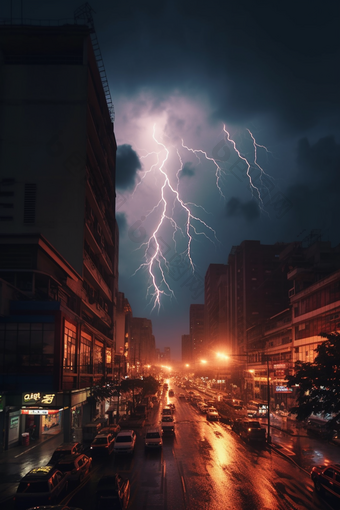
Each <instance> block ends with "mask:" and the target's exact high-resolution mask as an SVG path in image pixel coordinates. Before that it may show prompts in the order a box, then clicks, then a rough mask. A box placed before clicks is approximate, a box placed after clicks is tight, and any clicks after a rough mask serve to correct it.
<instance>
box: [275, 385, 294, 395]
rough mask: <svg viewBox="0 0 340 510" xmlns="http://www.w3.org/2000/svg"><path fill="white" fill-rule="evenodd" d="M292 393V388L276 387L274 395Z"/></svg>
mask: <svg viewBox="0 0 340 510" xmlns="http://www.w3.org/2000/svg"><path fill="white" fill-rule="evenodd" d="M292 391H293V388H288V386H276V388H275V392H276V393H291V392H292Z"/></svg>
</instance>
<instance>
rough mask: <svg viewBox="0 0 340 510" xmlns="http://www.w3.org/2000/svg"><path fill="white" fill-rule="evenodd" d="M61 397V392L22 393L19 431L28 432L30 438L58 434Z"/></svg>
mask: <svg viewBox="0 0 340 510" xmlns="http://www.w3.org/2000/svg"><path fill="white" fill-rule="evenodd" d="M62 399H63V395H62V394H55V393H40V392H36V393H32V392H30V393H24V394H23V395H22V408H21V432H22V433H26V432H28V433H29V435H30V438H31V439H37V438H39V437H41V436H42V435H44V434H53V435H54V434H59V433H60V432H61V431H62V426H63V407H62ZM58 404H59V405H58Z"/></svg>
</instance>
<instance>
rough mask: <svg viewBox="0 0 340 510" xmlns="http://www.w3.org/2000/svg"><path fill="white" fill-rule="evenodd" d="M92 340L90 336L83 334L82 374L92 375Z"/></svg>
mask: <svg viewBox="0 0 340 510" xmlns="http://www.w3.org/2000/svg"><path fill="white" fill-rule="evenodd" d="M92 352H93V350H92V338H91V336H90V335H88V334H86V333H84V331H82V333H81V339H80V367H79V368H80V372H82V373H86V374H92V371H93V368H92Z"/></svg>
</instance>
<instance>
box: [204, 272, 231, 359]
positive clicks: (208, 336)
mask: <svg viewBox="0 0 340 510" xmlns="http://www.w3.org/2000/svg"><path fill="white" fill-rule="evenodd" d="M227 269H228V268H227V266H226V265H225V264H210V265H209V267H208V270H207V272H206V274H205V280H204V326H205V339H204V343H205V346H204V349H205V351H206V354H207V355H209V354H211V351H214V350H216V349H218V348H219V346H220V344H221V343H224V342H225V338H223V337H222V335H221V334H220V322H219V319H220V309H219V307H220V300H219V292H218V287H219V285H220V278H221V276H222V275H225V274H226V273H227Z"/></svg>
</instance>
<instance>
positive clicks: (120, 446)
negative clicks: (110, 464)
mask: <svg viewBox="0 0 340 510" xmlns="http://www.w3.org/2000/svg"><path fill="white" fill-rule="evenodd" d="M135 444H136V433H135V431H134V430H122V431H121V432H119V433H118V434H117V435H116V437H115V440H114V444H113V451H114V453H118V454H119V453H133V451H134V449H135Z"/></svg>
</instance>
